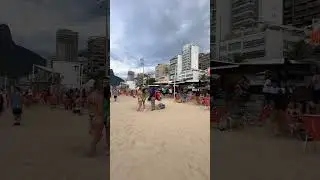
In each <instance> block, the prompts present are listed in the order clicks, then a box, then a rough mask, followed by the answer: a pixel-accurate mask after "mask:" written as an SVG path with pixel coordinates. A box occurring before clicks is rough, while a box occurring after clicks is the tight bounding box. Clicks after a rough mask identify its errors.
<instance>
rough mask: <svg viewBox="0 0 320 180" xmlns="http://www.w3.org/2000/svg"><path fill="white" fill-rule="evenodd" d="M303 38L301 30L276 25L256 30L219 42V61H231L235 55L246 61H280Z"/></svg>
mask: <svg viewBox="0 0 320 180" xmlns="http://www.w3.org/2000/svg"><path fill="white" fill-rule="evenodd" d="M304 37H305V32H304V30H303V29H296V28H293V29H291V28H290V27H286V26H278V25H274V26H272V25H269V26H268V27H261V28H256V29H253V30H252V31H250V32H247V33H239V34H234V36H233V37H232V38H230V39H228V40H225V41H222V42H220V49H219V51H220V59H221V60H225V61H232V60H233V57H234V55H236V54H241V55H242V56H243V57H244V58H245V59H246V60H254V59H259V60H263V59H265V60H268V59H282V58H285V57H287V53H288V51H289V50H290V48H291V47H292V45H293V44H294V43H295V42H298V41H300V40H302V39H304Z"/></svg>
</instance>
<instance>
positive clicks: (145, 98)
mask: <svg viewBox="0 0 320 180" xmlns="http://www.w3.org/2000/svg"><path fill="white" fill-rule="evenodd" d="M147 98H148V92H147V89H146V88H143V89H142V109H143V110H145V109H146V100H147Z"/></svg>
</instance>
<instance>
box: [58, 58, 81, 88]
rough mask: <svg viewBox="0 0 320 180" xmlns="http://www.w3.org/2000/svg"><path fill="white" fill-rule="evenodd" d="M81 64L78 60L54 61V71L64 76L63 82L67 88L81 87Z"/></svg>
mask: <svg viewBox="0 0 320 180" xmlns="http://www.w3.org/2000/svg"><path fill="white" fill-rule="evenodd" d="M80 66H81V64H80V63H77V62H67V61H53V71H55V72H57V73H60V74H61V75H62V76H63V78H62V81H61V84H62V85H64V86H66V87H67V88H80Z"/></svg>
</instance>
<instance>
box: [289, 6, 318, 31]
mask: <svg viewBox="0 0 320 180" xmlns="http://www.w3.org/2000/svg"><path fill="white" fill-rule="evenodd" d="M314 18H320V0H283V24H285V25H292V26H295V27H300V28H302V27H306V26H309V25H311V24H312V20H313V19H314Z"/></svg>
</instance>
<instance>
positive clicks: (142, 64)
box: [140, 58, 144, 86]
mask: <svg viewBox="0 0 320 180" xmlns="http://www.w3.org/2000/svg"><path fill="white" fill-rule="evenodd" d="M140 63H141V66H142V86H144V59H143V58H140Z"/></svg>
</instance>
